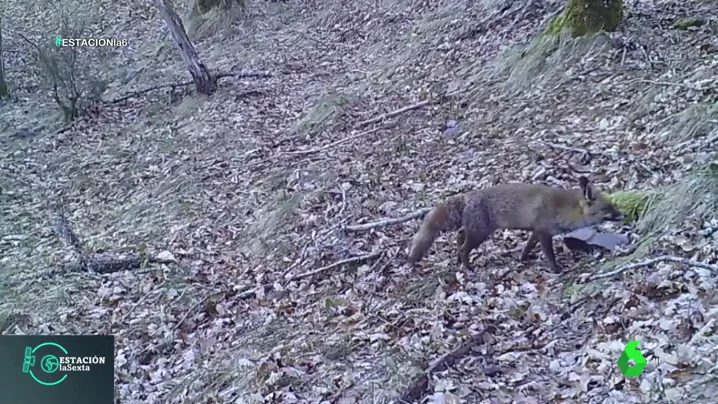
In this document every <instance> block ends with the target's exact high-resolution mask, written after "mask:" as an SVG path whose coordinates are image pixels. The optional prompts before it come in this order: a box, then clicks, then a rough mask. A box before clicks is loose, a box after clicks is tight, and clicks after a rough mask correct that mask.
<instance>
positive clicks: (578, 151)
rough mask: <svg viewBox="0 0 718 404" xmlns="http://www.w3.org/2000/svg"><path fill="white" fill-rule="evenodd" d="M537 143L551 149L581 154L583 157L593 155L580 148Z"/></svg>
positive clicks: (542, 142)
mask: <svg viewBox="0 0 718 404" xmlns="http://www.w3.org/2000/svg"><path fill="white" fill-rule="evenodd" d="M536 143H538V144H540V145H543V146H547V147H550V148H552V149H558V150H564V151H570V152H574V153H580V154H582V155H590V154H591V152H590V151H588V150H587V149H581V148H579V147H571V146H565V145H562V144H557V143H550V142H544V141H537V142H536Z"/></svg>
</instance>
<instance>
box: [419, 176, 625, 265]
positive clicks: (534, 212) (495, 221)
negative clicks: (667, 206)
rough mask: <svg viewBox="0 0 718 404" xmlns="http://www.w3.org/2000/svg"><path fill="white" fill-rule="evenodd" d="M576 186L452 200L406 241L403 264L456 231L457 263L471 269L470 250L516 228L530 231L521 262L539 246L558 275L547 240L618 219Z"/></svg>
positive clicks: (521, 188) (530, 187)
mask: <svg viewBox="0 0 718 404" xmlns="http://www.w3.org/2000/svg"><path fill="white" fill-rule="evenodd" d="M579 183H580V186H581V188H580V189H575V190H568V189H562V188H553V187H549V186H546V185H537V184H504V185H497V186H493V187H490V188H486V189H483V190H480V191H472V192H468V193H465V194H461V195H455V196H452V197H450V198H448V199H447V200H446V201H444V202H442V203H440V204H439V205H437V206H436V207H435V208H434V209H433V210H431V211H430V212H429V213H428V214H427V215H426V217H425V218H424V221H423V223H422V224H421V227H420V229H419V231H418V232H417V233H416V235H415V236H414V238H413V240H412V244H411V249H410V252H409V255H408V258H407V261H408V262H409V263H412V264H414V263H416V262H418V261H419V260H420V259H421V258H422V257H423V256H424V254H426V252H427V251H428V250H429V248H430V247H431V245H432V244H433V243H434V240H435V239H436V238H437V237H438V236H439V234H441V233H442V232H445V231H455V230H461V231H460V232H459V235H458V237H457V242H458V244H459V253H458V259H459V261H460V262H461V263H462V264H463V266H464V267H465V268H466V269H469V270H473V268H472V267H471V264H470V262H469V253H470V252H471V250H473V249H475V248H477V247H478V246H480V245H481V244H482V243H483V242H484V241H486V239H488V238H489V236H491V234H492V233H493V232H494V231H496V230H498V229H517V230H530V231H531V232H532V233H531V236H530V237H529V240H528V242H527V243H526V246H525V247H524V249H523V251H522V252H521V259H522V260H526V259H528V255H529V253H530V252H531V250H532V249H533V248H534V247H535V246H536V244H538V243H540V244H541V250H542V251H543V253H544V255H545V256H546V260H547V261H548V264H549V267H550V268H551V269H552V270H554V271H556V272H558V271H559V270H560V269H559V267H558V265H557V264H556V258H555V255H554V251H553V241H552V238H553V236H555V235H557V234H561V233H565V232H569V231H573V230H576V229H578V228H581V227H585V226H590V225H593V224H597V223H600V222H602V221H604V220H622V218H623V215H622V214H621V212H619V211H618V210H617V209H616V208H615V207H614V206H613V205H611V203H610V202H609V201H608V200H606V199H605V198H604V197H603V196H601V194H600V193H599V192H597V191H596V190H595V188H594V187H593V186H592V185H591V184H590V183H589V182H588V180H587V179H586V178H585V177H581V178H579Z"/></svg>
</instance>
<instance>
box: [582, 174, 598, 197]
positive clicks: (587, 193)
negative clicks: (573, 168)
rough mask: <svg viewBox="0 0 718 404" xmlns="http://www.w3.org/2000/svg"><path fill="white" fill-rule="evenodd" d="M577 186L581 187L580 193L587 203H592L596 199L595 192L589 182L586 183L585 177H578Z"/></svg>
mask: <svg viewBox="0 0 718 404" xmlns="http://www.w3.org/2000/svg"><path fill="white" fill-rule="evenodd" d="M578 184H579V185H580V186H581V191H582V192H583V197H584V198H585V199H586V200H587V201H589V202H590V201H593V200H594V199H596V191H594V189H593V186H592V185H591V183H590V182H588V178H586V177H583V176H582V177H579V178H578Z"/></svg>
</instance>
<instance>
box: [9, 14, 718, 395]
mask: <svg viewBox="0 0 718 404" xmlns="http://www.w3.org/2000/svg"><path fill="white" fill-rule="evenodd" d="M26 1H27V0H8V1H7V2H6V3H7V4H8V6H4V7H3V8H4V9H3V11H2V12H3V17H5V18H3V20H2V24H3V27H2V28H3V45H4V48H5V53H4V57H5V64H6V69H7V71H8V74H7V76H8V82H9V83H10V85H11V88H12V90H13V97H12V98H11V99H9V100H7V101H3V103H2V105H1V106H0V114H1V116H0V128H1V129H2V130H1V131H0V136H2V139H0V153H2V159H1V160H0V207H1V209H2V215H1V216H0V251H1V256H0V271H1V272H2V277H3V286H2V287H1V288H0V293H2V296H3V298H2V300H1V301H0V329H1V330H2V333H3V334H81V333H84V334H97V333H100V334H113V335H115V336H116V345H117V355H116V375H117V376H116V382H117V402H121V403H140V402H141V403H160V402H167V403H243V402H278V403H279V402H282V403H294V402H297V403H300V402H301V403H304V402H306V403H318V402H331V403H351V402H362V403H383V402H390V401H392V400H397V398H399V397H403V398H404V399H405V401H419V400H426V399H429V400H432V401H431V402H447V403H453V402H466V403H495V402H498V403H503V402H506V403H509V402H524V403H548V402H576V403H586V402H590V403H598V402H616V403H634V402H635V403H638V402H665V403H673V402H695V403H702V402H705V403H707V402H713V401H714V399H713V398H714V397H715V396H714V393H715V390H716V387H715V386H717V384H716V383H715V378H716V376H717V375H718V367H716V365H715V364H716V358H717V357H718V350H717V349H716V346H718V336H717V335H716V333H715V327H716V325H715V322H716V319H718V295H716V292H715V290H716V279H717V277H718V273H716V271H715V268H716V267H718V263H716V262H717V261H718V253H717V250H718V248H717V246H718V238H717V237H718V216H716V215H715V213H714V212H715V211H713V212H711V210H710V209H709V207H715V206H718V201H717V200H718V185H715V184H716V183H717V182H718V180H716V177H718V174H716V172H718V169H716V168H715V167H716V166H715V162H716V161H718V153H717V151H718V149H717V148H716V144H717V140H718V131H717V128H718V109H717V108H718V107H716V105H718V104H716V103H717V102H718V96H717V94H718V92H717V91H716V90H717V87H716V86H717V84H716V83H718V35H716V34H717V33H718V32H717V31H718V25H717V24H718V21H717V20H716V19H715V16H716V15H718V14H717V13H718V3H716V2H715V1H706V2H699V1H696V2H679V1H676V0H671V1H640V2H636V3H635V4H633V3H631V4H629V3H627V4H626V5H625V7H626V9H625V21H624V22H623V23H622V25H621V26H620V27H619V30H618V31H617V32H614V33H611V34H610V35H609V34H605V35H603V34H602V35H599V36H596V37H593V38H583V39H579V40H574V39H571V38H569V37H561V38H559V39H555V40H551V39H544V40H535V39H534V38H535V37H536V34H537V33H539V32H540V30H541V29H542V27H544V26H545V25H546V24H547V22H548V20H549V18H550V17H551V16H553V15H556V13H557V12H558V11H560V8H561V6H562V5H563V2H555V1H554V2H549V1H545V2H539V1H533V0H523V1H520V2H519V1H501V0H496V1H488V0H485V1H481V2H475V1H468V0H458V1H435V2H427V1H424V2H418V1H402V0H399V1H378V2H377V1H361V0H360V1H351V2H347V1H339V0H330V1H321V2H320V1H293V0H289V1H286V2H271V1H260V0H255V1H253V2H248V4H247V5H246V8H245V10H244V11H242V12H235V13H233V14H232V15H231V18H230V17H227V16H225V17H223V18H214V19H211V20H209V21H206V22H205V23H204V24H203V25H201V26H199V25H198V24H197V23H196V22H192V23H190V22H189V19H188V20H187V26H188V28H189V29H190V33H191V35H192V37H193V40H194V42H195V45H196V47H197V50H198V52H199V54H200V57H201V58H202V60H203V61H204V62H205V64H206V65H207V66H208V67H209V68H210V69H211V70H212V71H235V72H238V71H241V72H245V73H247V74H246V75H245V76H244V77H229V78H224V79H222V80H221V81H220V82H219V85H220V88H219V90H218V91H217V92H216V93H215V94H214V95H212V96H211V97H208V98H205V97H201V96H198V95H196V94H195V93H194V91H193V89H192V87H191V86H179V87H177V88H174V87H164V88H160V89H156V90H152V91H146V92H142V91H143V90H145V89H148V88H150V87H152V86H157V85H160V84H167V83H182V82H185V81H187V80H188V76H189V75H188V73H187V71H186V69H185V68H184V65H183V62H182V59H181V58H180V56H179V54H178V53H177V52H176V51H175V50H174V49H173V47H172V40H171V38H170V36H169V34H168V31H167V29H166V27H164V24H163V23H162V20H161V18H160V16H159V15H158V13H157V11H156V10H155V9H154V7H153V6H152V4H151V3H150V2H141V3H139V4H138V3H136V2H127V1H120V2H113V3H111V4H109V3H107V2H97V3H93V4H90V3H89V1H90V0H83V1H87V2H88V3H87V4H85V3H83V2H79V3H77V2H71V1H67V2H63V3H62V4H61V5H53V8H52V9H50V8H49V7H48V6H42V5H40V4H39V3H38V4H35V3H33V4H27V3H26ZM180 6H183V7H180ZM5 8H6V9H5ZM178 8H180V10H181V11H182V12H183V15H189V12H188V11H187V10H188V9H189V8H190V7H189V6H187V5H184V4H178ZM58 9H63V10H66V11H67V10H70V11H67V13H69V14H68V15H71V16H72V17H70V21H73V20H72V19H73V18H78V19H79V18H81V17H87V18H88V21H90V22H91V24H90V25H88V27H89V28H88V29H89V30H90V31H89V32H90V33H92V35H93V36H103V37H115V38H126V39H127V41H128V44H127V46H126V47H121V48H112V49H109V48H108V49H104V48H103V49H99V48H95V49H90V48H88V49H82V50H81V51H82V55H83V58H81V59H79V60H81V62H80V66H81V67H82V66H86V65H87V66H89V67H87V71H88V72H90V73H87V74H88V75H93V74H94V75H96V76H97V77H100V78H102V79H103V80H105V81H106V83H107V89H106V91H104V93H103V96H102V97H103V100H104V102H103V103H102V104H100V105H99V106H96V107H95V109H94V110H93V111H92V114H91V115H90V116H85V117H81V118H79V119H78V120H76V121H75V123H74V124H73V125H72V126H69V127H67V126H64V125H63V124H62V123H61V116H62V115H61V113H60V111H59V110H58V108H57V106H56V105H55V103H54V102H53V99H52V97H51V93H50V92H49V91H47V86H46V85H45V84H44V82H43V80H42V77H43V72H42V70H38V69H37V68H36V66H37V64H36V59H35V58H34V57H33V54H34V48H33V46H32V45H30V44H29V42H28V40H29V41H30V42H35V43H44V42H47V41H48V40H50V39H51V38H54V37H55V36H56V34H55V33H53V32H49V30H50V28H48V27H59V26H60V25H59V24H61V21H60V20H59V18H60V15H59V13H58V12H57V10H58ZM73 10H74V11H73ZM77 10H80V11H77ZM690 17H702V18H706V20H705V23H704V24H702V25H700V26H697V27H691V28H690V29H680V28H683V27H682V26H677V27H674V26H673V24H674V23H675V22H676V21H678V20H679V19H682V18H690ZM58 29H59V28H58ZM81 67H78V69H80V68H81ZM83 68H84V67H83ZM92 71H94V73H92ZM85 84H87V83H85ZM135 92H141V93H135ZM711 164H713V165H711ZM697 170H704V171H705V170H708V171H707V172H708V173H709V174H707V176H706V177H701V178H709V180H705V181H703V180H702V181H697V180H691V178H693V177H692V176H693V175H695V173H696V172H697ZM710 170H713V171H712V174H711V171H710ZM580 175H586V176H588V177H590V178H591V179H592V180H593V181H594V183H596V185H597V187H598V188H600V189H601V190H602V191H604V192H606V193H612V192H616V191H632V190H666V191H664V192H662V196H663V201H664V205H666V204H668V205H670V206H689V208H688V209H687V210H686V211H685V212H684V211H679V212H677V213H676V212H673V213H675V214H671V215H668V214H664V215H658V216H653V219H654V222H653V223H654V225H651V226H653V227H651V226H649V224H647V222H645V221H643V222H639V223H630V224H627V225H624V226H618V225H614V226H613V231H616V232H618V233H622V234H627V235H629V236H630V239H631V246H630V247H628V248H627V250H628V251H617V252H615V253H603V254H594V255H586V254H578V253H572V252H569V251H568V250H567V249H566V248H564V247H563V246H562V243H559V242H556V245H557V246H560V247H559V248H557V256H558V258H559V261H560V263H561V264H562V265H563V266H564V268H565V269H564V272H563V273H562V274H554V273H551V272H549V271H548V269H547V267H546V264H545V261H544V260H543V259H542V258H541V257H540V256H539V257H537V258H536V259H534V260H532V261H530V262H527V263H523V262H520V261H519V260H518V249H520V248H521V247H522V246H523V243H524V242H525V240H526V235H525V234H524V233H522V232H518V231H505V232H497V234H495V235H494V237H493V238H492V239H491V240H489V241H487V242H486V243H484V245H482V246H481V247H480V248H479V250H478V252H477V253H475V254H474V256H473V262H474V265H475V266H476V268H477V271H476V272H468V271H466V270H465V269H463V268H462V267H460V266H459V265H458V264H456V255H455V254H456V250H455V248H456V247H455V243H454V237H453V235H449V234H447V235H445V236H443V237H441V238H440V239H439V240H437V242H436V243H435V245H434V247H433V248H432V249H431V250H430V253H429V254H428V255H427V256H426V257H425V258H424V260H422V261H421V263H420V264H419V265H418V267H417V268H410V267H408V266H406V265H404V263H405V256H406V246H407V242H408V241H409V239H410V237H411V236H412V235H413V232H415V231H416V229H417V228H418V225H419V222H418V220H405V221H401V222H400V223H381V222H380V221H382V220H384V221H385V220H386V219H388V218H400V217H403V216H407V215H412V214H413V213H414V212H417V211H418V210H420V209H422V208H425V207H430V206H432V205H434V204H436V203H438V202H440V201H441V200H443V198H445V197H447V196H449V195H452V194H455V193H458V192H462V191H467V190H471V189H479V188H484V187H487V186H490V185H493V184H498V183H505V182H510V181H523V182H533V183H545V184H549V185H555V186H563V187H576V186H577V181H576V178H577V177H578V176H580ZM711 175H712V176H713V177H711ZM710 178H712V181H713V182H710V181H711V180H710ZM676 184H677V185H676ZM711 184H712V185H711ZM689 198H692V199H690V201H693V202H690V203H688V204H687V205H686V203H684V202H685V201H684V200H686V199H689ZM59 206H62V208H63V209H64V211H65V219H66V222H67V225H68V226H71V227H72V229H74V231H75V232H76V233H77V235H78V238H79V239H80V240H82V242H83V243H84V249H85V250H86V251H88V253H92V254H96V253H97V254H104V255H105V256H109V257H115V258H117V257H122V256H123V254H125V255H124V256H130V255H131V254H140V257H142V258H143V259H142V261H143V262H142V265H141V268H140V269H134V270H124V271H116V272H113V273H110V274H95V273H87V272H75V271H64V270H62V269H61V268H63V266H64V265H67V264H68V263H70V264H71V263H76V262H77V260H78V256H77V254H76V251H75V250H74V249H73V248H72V246H69V245H66V244H65V243H64V240H63V239H62V237H60V236H58V234H57V232H56V231H55V229H57V228H58V225H57V223H58V222H57V214H58V213H57V209H58V207H59ZM415 216H416V215H415ZM649 219H650V217H649ZM656 221H658V222H659V223H660V224H661V225H662V226H663V225H665V224H668V227H662V226H661V228H660V230H661V232H660V233H655V232H648V231H647V230H646V229H648V228H650V230H651V231H653V230H655V229H656V226H655V223H656ZM366 223H374V224H373V225H371V226H369V225H367V226H364V228H361V227H360V228H356V227H352V226H357V225H360V224H366ZM347 226H349V227H347ZM646 226H648V227H646ZM609 228H610V226H609ZM647 239H648V240H650V241H651V244H650V248H644V249H643V250H641V251H639V252H640V253H641V254H640V256H639V255H634V256H632V257H633V258H635V259H633V260H632V262H638V263H639V264H638V265H635V266H633V267H626V266H615V265H613V266H611V264H612V263H613V264H621V263H623V261H620V259H621V258H623V260H624V261H627V259H626V257H627V256H628V254H630V253H636V249H637V248H638V246H641V245H642V246H644V247H645V246H646V245H647V244H640V242H642V241H645V240H647ZM151 257H160V258H162V259H161V260H159V261H162V262H149V261H153V260H151V259H148V258H151ZM652 257H653V258H656V257H679V258H681V259H673V260H672V261H671V259H666V258H660V259H659V260H657V261H646V260H647V259H649V258H652ZM700 263H703V264H702V265H700ZM609 266H611V270H613V271H614V272H612V273H608V272H607V271H608V270H609V269H607V268H608V267H609ZM607 273H608V275H605V274H607ZM633 339H635V340H640V341H641V345H640V349H641V350H642V351H643V352H644V354H645V355H646V356H647V357H648V358H649V363H648V365H647V367H646V370H645V372H644V373H643V375H641V376H640V377H637V378H633V379H628V378H625V377H624V376H622V375H621V373H620V371H619V369H618V368H617V366H616V361H617V360H618V358H619V356H620V354H621V351H622V350H623V349H624V347H625V344H626V343H627V342H628V341H629V340H633ZM467 342H469V343H471V344H470V346H469V345H462V344H467ZM457 349H458V351H456V350H457ZM452 352H453V353H452ZM446 354H450V355H449V357H448V359H450V360H449V361H448V363H447V362H446V361H444V362H441V363H443V364H444V366H439V367H438V368H436V367H433V368H431V369H432V372H431V375H430V377H429V378H428V380H422V379H421V375H422V372H425V371H426V370H427V369H429V368H430V367H431V366H433V365H432V364H433V363H434V362H435V361H436V360H437V359H439V358H441V357H442V356H443V355H446ZM422 382H428V383H422ZM459 399H460V400H462V401H458V400H459ZM452 400H454V401H452ZM395 402H396V401H395Z"/></svg>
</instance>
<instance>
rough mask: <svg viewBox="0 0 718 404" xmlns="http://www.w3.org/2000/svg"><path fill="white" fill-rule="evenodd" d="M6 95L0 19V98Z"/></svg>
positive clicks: (0, 22)
mask: <svg viewBox="0 0 718 404" xmlns="http://www.w3.org/2000/svg"><path fill="white" fill-rule="evenodd" d="M8 95H9V92H8V89H7V81H6V80H5V61H4V59H3V52H2V19H0V98H4V97H7V96H8Z"/></svg>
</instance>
